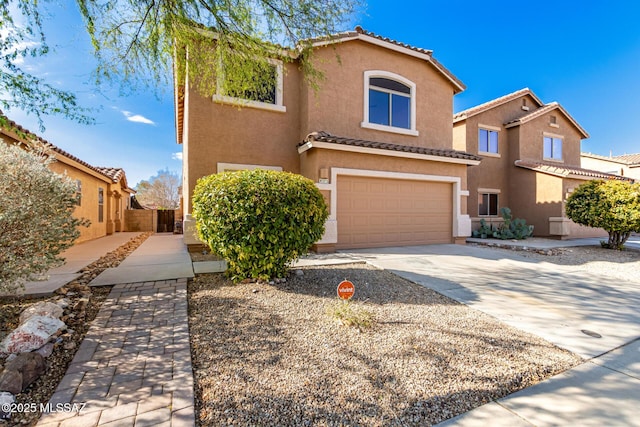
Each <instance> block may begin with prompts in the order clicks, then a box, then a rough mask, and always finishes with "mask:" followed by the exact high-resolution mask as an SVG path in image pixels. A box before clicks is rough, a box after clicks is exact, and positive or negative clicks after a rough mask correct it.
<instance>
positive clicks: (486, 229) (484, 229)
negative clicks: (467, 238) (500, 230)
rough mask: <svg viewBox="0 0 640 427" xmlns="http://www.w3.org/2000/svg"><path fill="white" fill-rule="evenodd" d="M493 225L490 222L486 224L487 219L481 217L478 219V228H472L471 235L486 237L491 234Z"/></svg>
mask: <svg viewBox="0 0 640 427" xmlns="http://www.w3.org/2000/svg"><path fill="white" fill-rule="evenodd" d="M493 231H494V230H493V227H492V226H491V224H487V221H485V220H484V218H483V219H481V220H480V228H479V229H478V230H473V232H472V233H471V235H472V236H473V237H479V238H481V239H486V238H487V237H489V236H493Z"/></svg>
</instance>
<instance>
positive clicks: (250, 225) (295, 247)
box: [193, 169, 329, 281]
mask: <svg viewBox="0 0 640 427" xmlns="http://www.w3.org/2000/svg"><path fill="white" fill-rule="evenodd" d="M328 215H329V214H328V211H327V205H326V203H325V201H324V199H323V197H322V194H321V193H320V191H319V190H318V188H317V187H316V186H315V185H314V184H313V182H312V181H311V180H310V179H308V178H305V177H303V176H302V175H297V174H292V173H288V172H276V171H265V170H259V169H257V170H245V171H239V172H224V173H220V174H215V175H209V176H207V177H204V178H201V179H199V180H198V183H197V185H196V188H195V190H194V194H193V216H194V218H195V219H196V228H197V230H198V236H199V237H200V239H201V240H202V241H203V242H206V243H207V244H208V245H209V246H210V248H211V249H212V250H213V251H214V252H215V253H217V254H218V255H220V256H222V257H223V258H225V259H226V260H227V263H228V270H227V274H228V275H229V276H230V277H231V279H232V280H234V281H240V280H243V279H246V278H250V279H262V280H268V279H270V278H273V277H284V276H285V275H286V273H287V266H288V265H289V263H290V262H292V261H294V260H295V259H297V258H298V257H299V256H300V255H303V254H304V253H306V252H307V251H308V250H309V249H310V248H311V246H312V245H313V244H314V243H315V242H317V241H318V240H319V239H320V238H321V237H322V235H323V234H324V223H325V221H326V219H327V217H328Z"/></svg>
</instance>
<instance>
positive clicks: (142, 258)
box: [89, 233, 194, 286]
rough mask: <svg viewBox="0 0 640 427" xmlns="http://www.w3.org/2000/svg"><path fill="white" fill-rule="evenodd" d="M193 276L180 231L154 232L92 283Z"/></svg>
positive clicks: (144, 280)
mask: <svg viewBox="0 0 640 427" xmlns="http://www.w3.org/2000/svg"><path fill="white" fill-rule="evenodd" d="M193 277H194V274H193V266H192V264H191V257H190V256H189V252H188V251H187V247H186V246H185V244H184V242H183V239H182V235H181V234H169V233H161V234H154V235H152V236H150V237H149V238H148V239H147V240H145V241H144V242H143V243H142V245H140V246H139V247H138V249H136V250H135V251H133V253H132V254H131V255H129V256H128V257H127V258H126V259H125V260H124V261H122V262H121V263H120V265H118V266H117V267H115V268H108V269H106V270H105V271H103V272H102V273H101V274H100V275H99V276H98V277H96V278H95V279H93V281H91V283H89V286H105V285H116V284H120V283H136V282H150V281H156V280H168V279H184V278H186V279H191V278H193Z"/></svg>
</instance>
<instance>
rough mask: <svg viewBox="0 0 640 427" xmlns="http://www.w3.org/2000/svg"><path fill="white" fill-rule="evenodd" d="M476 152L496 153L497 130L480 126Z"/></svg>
mask: <svg viewBox="0 0 640 427" xmlns="http://www.w3.org/2000/svg"><path fill="white" fill-rule="evenodd" d="M478 152H479V153H490V154H498V131H497V130H492V129H484V128H480V129H479V130H478Z"/></svg>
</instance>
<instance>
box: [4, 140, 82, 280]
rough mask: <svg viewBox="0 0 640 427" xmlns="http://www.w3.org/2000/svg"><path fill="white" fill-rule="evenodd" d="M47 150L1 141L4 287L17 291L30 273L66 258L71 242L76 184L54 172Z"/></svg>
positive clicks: (75, 227) (76, 221)
mask: <svg viewBox="0 0 640 427" xmlns="http://www.w3.org/2000/svg"><path fill="white" fill-rule="evenodd" d="M52 161H54V160H53V158H52V157H50V156H48V155H47V154H45V153H44V152H36V151H27V150H23V149H21V148H19V147H17V146H15V145H8V144H5V143H4V142H2V141H1V140H0V176H2V179H1V180H0V266H1V268H0V291H2V292H7V291H9V292H11V291H15V290H16V289H17V288H18V286H19V285H20V284H21V283H23V282H24V281H25V280H27V279H29V277H31V276H32V275H38V274H41V273H44V272H45V271H47V270H48V269H49V268H51V267H55V266H56V265H58V264H60V263H62V261H63V260H62V259H61V258H59V256H58V255H59V254H60V253H61V252H62V251H63V250H65V249H67V248H69V247H70V246H72V245H73V242H74V241H75V240H76V239H77V238H78V236H79V235H80V231H79V230H78V227H79V226H80V225H87V224H86V221H84V220H80V219H76V218H74V217H73V211H74V209H75V206H76V203H77V199H76V184H75V182H74V181H72V180H71V179H69V178H66V177H63V176H61V175H58V174H56V173H54V172H52V171H51V170H50V169H49V167H48V165H49V164H50V163H51V162H52Z"/></svg>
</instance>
